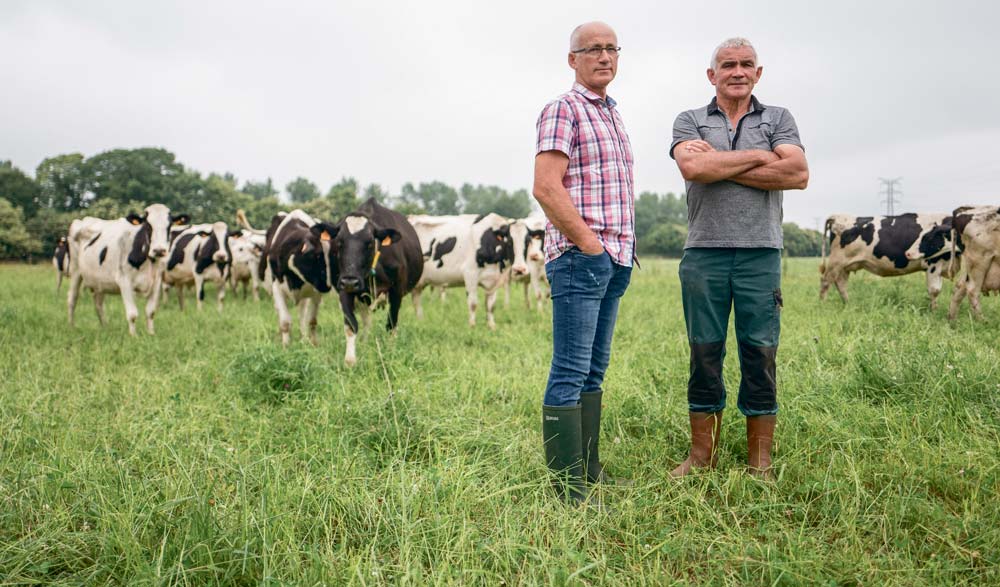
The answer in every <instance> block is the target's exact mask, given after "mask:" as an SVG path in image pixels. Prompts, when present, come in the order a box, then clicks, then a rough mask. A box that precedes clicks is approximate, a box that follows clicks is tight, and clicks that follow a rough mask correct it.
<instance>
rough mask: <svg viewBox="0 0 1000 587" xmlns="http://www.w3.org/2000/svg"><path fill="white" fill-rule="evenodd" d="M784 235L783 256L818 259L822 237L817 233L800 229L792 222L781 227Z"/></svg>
mask: <svg viewBox="0 0 1000 587" xmlns="http://www.w3.org/2000/svg"><path fill="white" fill-rule="evenodd" d="M781 229H782V230H783V231H784V233H785V238H784V241H785V254H786V255H788V256H789V257H819V256H820V254H821V245H822V242H823V235H822V234H821V233H819V232H818V231H815V230H812V229H808V228H801V227H799V225H797V224H794V223H792V222H786V223H784V224H782V225H781Z"/></svg>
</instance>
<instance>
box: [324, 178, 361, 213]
mask: <svg viewBox="0 0 1000 587" xmlns="http://www.w3.org/2000/svg"><path fill="white" fill-rule="evenodd" d="M326 199H327V200H328V201H329V203H330V210H329V211H330V215H328V216H326V219H329V220H330V221H332V222H335V221H336V220H339V219H340V218H342V217H344V216H346V215H347V214H348V213H350V212H353V211H354V209H355V208H357V207H358V204H360V202H359V201H358V180H356V179H354V178H353V177H342V178H340V181H339V182H337V183H335V184H333V185H332V186H330V191H328V192H326Z"/></svg>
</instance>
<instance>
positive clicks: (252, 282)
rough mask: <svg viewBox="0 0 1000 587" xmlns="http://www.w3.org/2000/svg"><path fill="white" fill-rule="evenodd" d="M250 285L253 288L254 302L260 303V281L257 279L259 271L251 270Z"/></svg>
mask: <svg viewBox="0 0 1000 587" xmlns="http://www.w3.org/2000/svg"><path fill="white" fill-rule="evenodd" d="M250 285H251V287H252V288H253V301H255V302H259V301H260V291H259V290H260V279H259V278H258V277H257V269H256V268H255V267H251V268H250Z"/></svg>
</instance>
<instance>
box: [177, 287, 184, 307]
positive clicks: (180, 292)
mask: <svg viewBox="0 0 1000 587" xmlns="http://www.w3.org/2000/svg"><path fill="white" fill-rule="evenodd" d="M177 307H178V308H180V310H181V312H183V311H184V285H183V284H180V285H178V286H177Z"/></svg>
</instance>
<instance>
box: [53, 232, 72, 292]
mask: <svg viewBox="0 0 1000 587" xmlns="http://www.w3.org/2000/svg"><path fill="white" fill-rule="evenodd" d="M52 266H53V267H55V269H56V279H57V281H56V292H58V291H59V290H61V289H62V281H63V277H69V239H67V238H66V237H64V236H61V237H59V242H57V243H56V250H55V253H53V254H52Z"/></svg>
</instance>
